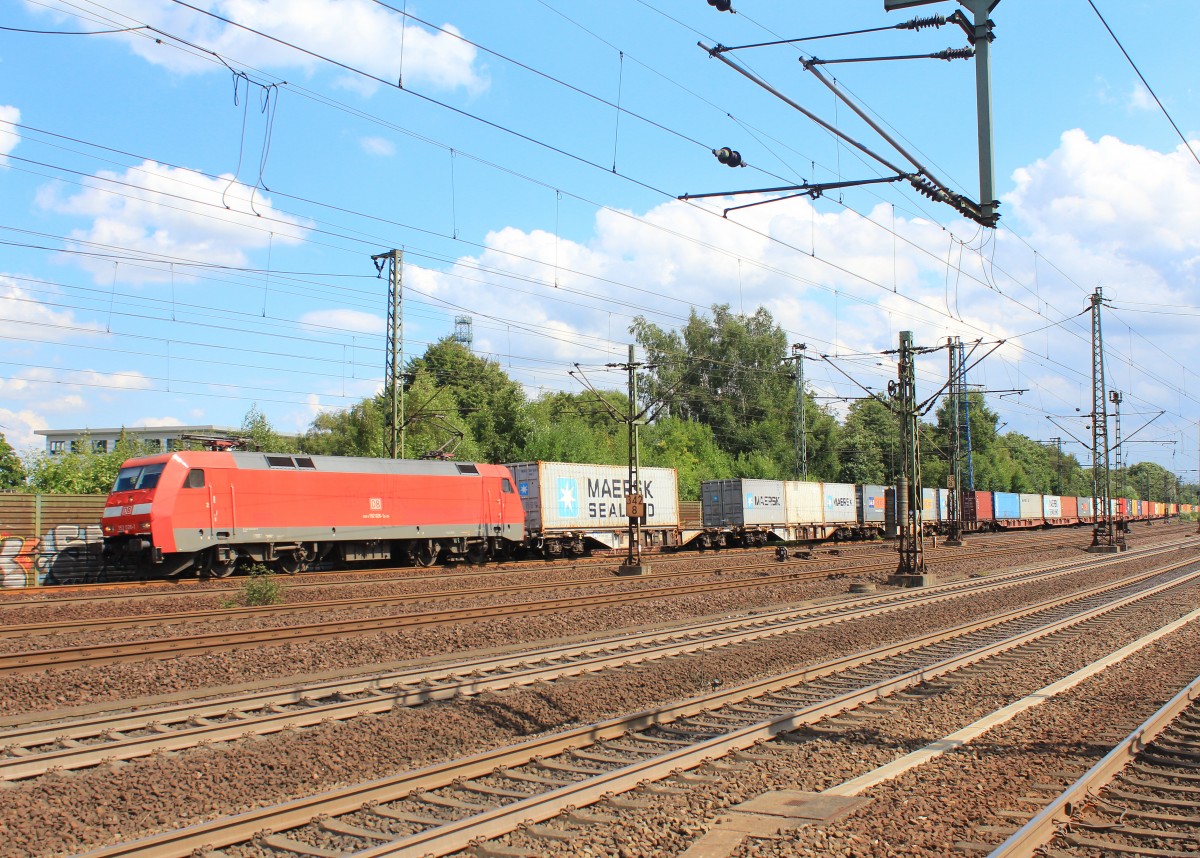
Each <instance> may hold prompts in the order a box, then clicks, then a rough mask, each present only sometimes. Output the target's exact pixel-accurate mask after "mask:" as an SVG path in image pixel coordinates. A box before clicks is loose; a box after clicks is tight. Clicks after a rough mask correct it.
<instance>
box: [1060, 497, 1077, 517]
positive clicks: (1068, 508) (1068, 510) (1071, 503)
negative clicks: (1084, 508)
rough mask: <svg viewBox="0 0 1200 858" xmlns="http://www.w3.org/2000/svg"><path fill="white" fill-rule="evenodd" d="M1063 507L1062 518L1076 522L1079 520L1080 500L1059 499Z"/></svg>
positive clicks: (1073, 498)
mask: <svg viewBox="0 0 1200 858" xmlns="http://www.w3.org/2000/svg"><path fill="white" fill-rule="evenodd" d="M1058 500H1059V503H1060V504H1061V505H1062V517H1063V518H1066V519H1071V520H1075V519H1077V518H1079V498H1077V497H1074V496H1067V497H1061V498H1059V499H1058Z"/></svg>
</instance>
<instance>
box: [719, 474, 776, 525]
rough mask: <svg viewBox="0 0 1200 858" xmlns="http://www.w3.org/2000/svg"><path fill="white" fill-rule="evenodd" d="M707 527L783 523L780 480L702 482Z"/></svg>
mask: <svg viewBox="0 0 1200 858" xmlns="http://www.w3.org/2000/svg"><path fill="white" fill-rule="evenodd" d="M700 491H701V494H702V496H703V499H702V502H701V509H702V510H703V517H704V526H705V527H762V526H772V525H780V524H783V523H784V518H785V516H786V515H787V509H786V507H785V505H784V484H783V483H782V482H781V481H780V480H750V479H733V480H706V481H705V482H703V483H701V486H700Z"/></svg>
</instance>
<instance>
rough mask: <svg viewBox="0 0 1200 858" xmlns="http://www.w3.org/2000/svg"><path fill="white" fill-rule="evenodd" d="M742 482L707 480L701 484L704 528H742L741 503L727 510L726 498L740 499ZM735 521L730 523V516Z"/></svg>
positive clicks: (701, 508) (701, 507)
mask: <svg viewBox="0 0 1200 858" xmlns="http://www.w3.org/2000/svg"><path fill="white" fill-rule="evenodd" d="M741 482H742V481H741V480H705V481H704V482H702V483H700V510H701V520H702V522H703V525H704V527H741V526H742V516H741V508H742V507H741V502H740V501H738V503H737V504H736V505H731V507H730V508H729V509H728V511H727V509H726V498H727V497H731V496H732V497H736V498H740V497H741V495H742V487H741ZM730 515H732V516H733V517H734V519H735V520H734V521H732V522H731V521H728V519H729V516H730Z"/></svg>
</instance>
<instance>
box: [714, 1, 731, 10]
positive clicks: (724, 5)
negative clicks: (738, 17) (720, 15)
mask: <svg viewBox="0 0 1200 858" xmlns="http://www.w3.org/2000/svg"><path fill="white" fill-rule="evenodd" d="M708 5H709V6H712V7H713V8H714V9H716V10H717V11H718V12H728V11H729V10H730V9H732V8H733V2H732V0H708Z"/></svg>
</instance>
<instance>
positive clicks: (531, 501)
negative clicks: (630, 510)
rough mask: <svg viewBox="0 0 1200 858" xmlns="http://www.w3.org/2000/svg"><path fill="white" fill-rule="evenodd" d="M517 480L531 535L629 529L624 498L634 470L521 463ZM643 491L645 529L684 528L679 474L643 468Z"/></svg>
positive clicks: (514, 467) (515, 468)
mask: <svg viewBox="0 0 1200 858" xmlns="http://www.w3.org/2000/svg"><path fill="white" fill-rule="evenodd" d="M508 467H509V468H510V469H511V470H512V472H513V476H514V477H515V478H516V480H517V494H518V496H519V497H520V498H521V504H522V506H524V507H525V526H526V528H528V529H529V530H530V531H531V532H534V533H542V532H552V531H582V532H595V531H602V530H619V529H623V528H626V527H628V526H629V519H628V518H627V517H626V515H625V495H627V494H629V493H630V489H631V486H630V485H629V469H628V468H625V467H622V466H620V465H583V464H576V463H573V462H521V463H518V464H513V465H509V466H508ZM640 477H641V485H640V486H639V487H638V490H639V491H640V493H641V494H642V496H643V498H644V499H645V502H646V526H647V527H654V528H674V527H678V526H679V486H678V479H677V477H676V474H675V469H674V468H641V469H640Z"/></svg>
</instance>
